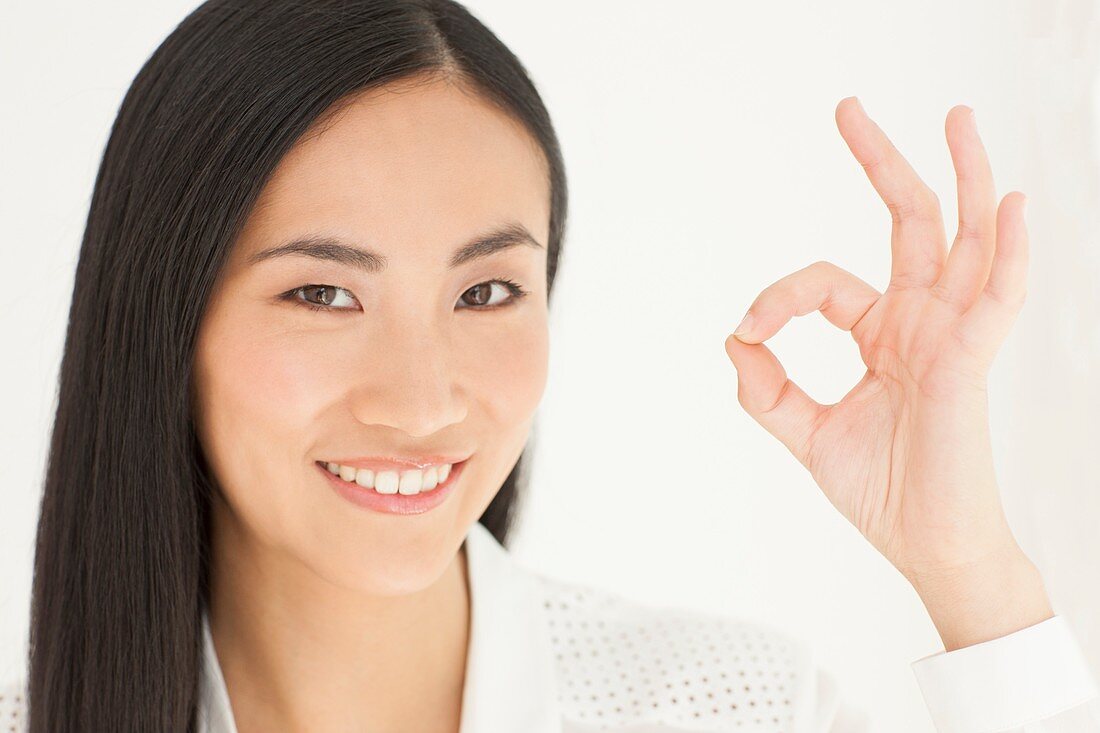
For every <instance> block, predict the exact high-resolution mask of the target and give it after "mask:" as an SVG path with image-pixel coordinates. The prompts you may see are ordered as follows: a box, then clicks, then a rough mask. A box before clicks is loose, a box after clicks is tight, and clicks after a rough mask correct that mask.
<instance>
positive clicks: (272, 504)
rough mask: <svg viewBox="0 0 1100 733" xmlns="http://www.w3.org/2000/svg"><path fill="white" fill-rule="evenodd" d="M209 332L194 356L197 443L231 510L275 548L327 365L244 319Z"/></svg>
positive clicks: (296, 486)
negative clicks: (244, 517) (247, 519)
mask: <svg viewBox="0 0 1100 733" xmlns="http://www.w3.org/2000/svg"><path fill="white" fill-rule="evenodd" d="M212 325H213V328H211V330H210V331H209V332H208V333H206V334H204V335H203V338H202V340H201V341H200V343H199V349H198V351H197V353H196V376H197V382H196V387H197V390H198V391H197V397H198V401H199V405H200V409H199V411H198V429H199V433H200V440H201V443H202V446H203V449H204V451H205V454H206V456H207V459H208V461H209V462H210V464H211V468H212V470H213V472H214V475H215V476H216V477H217V479H218V482H219V484H220V485H221V487H222V489H223V491H224V492H225V494H226V498H227V499H228V500H229V502H230V504H231V505H233V506H234V507H235V508H236V509H237V510H238V511H239V512H240V513H243V514H245V515H247V516H249V517H250V521H249V524H250V525H252V526H253V529H255V530H256V531H258V532H260V533H262V534H266V535H269V536H268V537H267V539H268V540H270V541H271V542H272V543H275V544H278V543H279V538H280V536H283V535H284V534H285V532H284V529H285V526H286V525H288V524H290V523H292V519H293V517H292V515H293V514H294V510H293V506H294V503H295V501H296V497H295V492H298V493H300V485H301V484H300V478H301V477H302V476H303V466H304V464H305V462H306V456H308V455H309V448H310V444H309V440H310V439H311V437H312V436H313V435H314V434H315V424H316V419H317V416H316V413H317V410H318V409H319V406H320V405H322V404H324V402H325V399H326V395H325V391H324V390H325V385H324V383H323V382H322V381H320V379H319V377H320V376H321V375H323V374H324V359H323V358H318V355H317V354H316V353H315V351H314V350H313V349H311V348H308V345H307V344H305V343H303V341H302V340H301V339H296V338H294V336H293V335H288V334H282V333H270V332H265V331H264V329H263V326H262V325H258V324H255V323H252V324H249V323H248V322H246V321H245V320H244V319H242V320H241V321H239V322H236V323H231V322H228V321H223V320H214V322H213V324H212ZM284 539H285V538H284Z"/></svg>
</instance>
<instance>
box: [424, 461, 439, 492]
mask: <svg viewBox="0 0 1100 733" xmlns="http://www.w3.org/2000/svg"><path fill="white" fill-rule="evenodd" d="M438 483H439V469H438V468H436V467H435V466H432V467H431V468H429V469H428V470H427V471H425V472H424V484H423V485H422V486H421V487H420V490H421V491H431V490H432V489H434V488H435V485H436V484H438Z"/></svg>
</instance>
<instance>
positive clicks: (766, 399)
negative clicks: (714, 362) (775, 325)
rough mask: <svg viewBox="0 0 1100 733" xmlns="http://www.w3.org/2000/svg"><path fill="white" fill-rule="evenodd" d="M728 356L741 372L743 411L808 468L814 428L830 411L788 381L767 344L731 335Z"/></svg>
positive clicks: (738, 371)
mask: <svg viewBox="0 0 1100 733" xmlns="http://www.w3.org/2000/svg"><path fill="white" fill-rule="evenodd" d="M726 356H728V357H729V359H730V361H731V362H732V363H733V366H734V368H735V369H736V370H737V401H738V402H739V403H741V407H743V408H744V409H745V412H747V413H749V415H751V416H752V418H753V419H754V420H756V422H758V423H760V425H762V426H763V427H764V429H765V430H767V431H768V432H769V433H771V434H772V435H774V436H775V437H776V438H778V439H779V442H781V443H783V445H785V446H787V449H788V450H789V451H790V452H791V453H792V454H794V457H795V458H797V459H798V460H799V462H800V463H802V465H803V466H806V465H807V462H808V459H809V448H810V439H811V437H812V435H813V432H814V428H815V427H816V426H817V424H818V421H819V419H820V418H821V417H822V415H823V414H824V413H825V411H826V410H827V409H828V408H827V407H826V406H825V405H822V404H821V403H819V402H817V401H815V400H813V399H812V398H811V397H810V396H809V395H807V394H806V393H805V392H804V391H802V388H801V387H799V386H798V385H797V384H795V383H794V382H793V381H791V380H790V379H788V378H787V371H786V370H785V369H784V368H783V365H782V364H780V363H779V359H777V358H776V357H775V354H773V353H772V352H771V349H769V348H768V347H767V346H765V345H764V344H762V343H759V344H747V343H744V342H742V341H741V340H740V339H738V338H737V337H736V336H734V335H733V334H730V335H729V336H727V337H726Z"/></svg>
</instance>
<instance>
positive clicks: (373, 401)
mask: <svg viewBox="0 0 1100 733" xmlns="http://www.w3.org/2000/svg"><path fill="white" fill-rule="evenodd" d="M323 127H324V129H323V131H321V132H319V134H312V133H311V134H310V135H307V136H305V137H304V138H303V139H302V141H301V142H299V144H298V145H297V146H296V147H295V148H294V149H293V150H292V151H291V152H290V153H289V154H288V155H287V156H286V157H285V158H284V159H283V160H282V161H281V162H280V164H279V166H278V168H277V169H276V171H275V172H274V174H273V177H272V179H271V180H270V182H269V183H268V184H267V186H266V187H265V189H264V190H263V192H262V194H261V197H260V200H259V202H258V204H257V206H256V207H255V209H254V211H253V212H252V214H251V217H250V219H249V220H248V222H247V224H246V227H245V229H244V231H243V233H242V234H241V236H240V238H239V240H238V241H237V242H236V243H235V245H234V248H233V250H232V253H231V255H230V259H229V262H228V263H227V265H226V268H225V269H224V270H223V272H222V273H221V275H220V279H219V282H218V285H217V287H216V290H215V292H214V294H213V296H212V298H211V301H210V303H209V306H208V309H207V311H206V313H205V316H204V320H203V323H202V326H201V329H200V333H199V343H198V346H197V353H196V357H195V359H196V363H195V383H194V387H195V389H194V395H195V399H196V401H197V402H196V405H195V407H196V410H195V419H196V425H197V429H198V431H199V439H200V441H201V444H202V447H203V450H204V454H205V456H206V458H207V461H208V463H209V464H210V467H211V470H212V471H213V472H214V475H215V477H216V479H217V481H218V483H219V485H220V487H221V489H222V491H223V493H224V498H225V501H226V503H225V504H222V503H221V502H220V501H218V502H217V505H216V506H215V508H214V511H215V512H220V513H223V515H224V516H222V517H219V518H220V519H222V520H224V521H225V523H226V524H225V526H227V527H228V528H229V529H228V530H227V531H228V535H227V536H229V537H232V538H233V540H232V541H233V542H235V543H236V544H237V545H240V544H242V543H243V544H244V545H245V547H243V548H235V549H239V550H241V551H245V550H247V551H249V552H252V553H265V554H266V555H268V556H270V555H274V556H277V557H279V558H280V559H282V560H287V561H290V562H291V563H292V564H301V565H304V566H306V567H307V568H308V569H310V570H311V571H313V572H314V573H316V574H317V575H319V576H321V577H323V578H325V579H327V580H328V581H330V582H332V583H335V584H337V585H340V586H344V587H347V588H353V589H357V590H362V591H366V592H370V593H375V594H381V595H393V594H399V593H407V592H411V591H415V590H418V589H421V588H424V587H426V586H427V585H429V584H431V583H432V582H433V581H434V580H435V579H437V578H438V577H439V576H440V575H441V574H442V573H443V571H444V570H445V569H446V567H447V565H448V564H449V563H450V562H451V561H452V560H453V559H454V556H455V553H456V552H457V550H458V548H459V547H460V545H461V543H462V540H463V538H464V537H465V535H466V532H467V530H468V528H469V527H470V525H471V524H472V523H474V522H475V521H477V518H478V517H479V516H480V515H481V513H482V512H483V511H484V510H485V508H486V507H487V506H488V504H489V502H490V501H491V500H492V498H493V496H494V494H495V493H496V491H497V489H498V488H499V487H500V485H501V483H502V482H503V481H504V479H505V478H507V476H508V473H509V472H510V471H511V469H512V467H513V465H514V464H515V462H516V460H517V459H518V457H519V455H520V453H521V452H522V451H523V447H524V444H525V442H526V440H527V437H528V433H529V430H530V427H531V422H532V418H533V416H534V412H535V409H536V406H537V404H538V402H539V400H540V398H541V396H542V393H543V389H544V386H545V382H546V372H547V360H548V347H549V339H548V328H547V326H548V323H547V315H548V313H547V302H546V301H547V293H546V258H547V252H546V247H547V236H548V224H549V205H550V203H549V199H550V193H549V184H548V182H547V177H546V165H545V160H544V158H543V156H542V153H541V150H540V148H539V147H538V145H537V143H536V142H535V140H534V138H532V137H530V136H529V134H528V133H527V132H526V131H525V130H524V129H523V128H522V127H521V126H520V124H519V123H518V122H515V121H513V120H512V119H510V118H509V117H507V116H506V115H504V114H503V113H502V112H500V111H498V110H497V109H496V108H494V107H492V106H491V105H490V104H489V103H487V102H485V101H483V100H482V99H481V98H480V97H476V96H474V95H473V94H472V93H470V92H468V91H462V90H461V89H459V88H456V87H454V86H451V85H449V84H447V83H445V82H441V81H431V82H430V83H427V84H424V83H421V84H420V85H414V84H410V83H405V82H401V83H398V84H396V85H390V86H388V87H384V88H381V89H376V90H372V91H370V92H367V93H366V94H365V95H362V96H361V97H359V98H358V99H357V100H356V101H355V103H354V104H352V105H351V106H349V107H347V108H346V109H345V110H343V111H342V112H341V113H340V114H338V115H336V116H335V117H334V118H333V121H331V122H329V123H328V124H326V125H324V126H323ZM504 226H512V227H513V229H515V228H516V227H522V228H524V229H526V230H527V232H529V233H530V235H531V237H533V239H534V240H535V242H536V243H537V246H536V245H534V244H531V243H526V244H525V243H522V242H520V243H515V244H513V245H512V246H507V247H503V248H493V247H491V246H489V247H486V246H482V247H480V248H478V251H480V252H482V253H483V254H484V252H486V251H489V250H492V251H491V252H490V253H489V254H486V255H484V256H475V257H472V258H469V259H467V260H466V261H464V262H462V263H459V264H455V265H454V266H452V264H451V262H450V261H451V259H452V257H453V255H454V254H455V252H456V251H457V250H459V249H461V248H462V247H463V245H465V244H467V243H469V242H470V241H472V240H474V239H476V238H478V237H480V236H482V235H484V234H486V233H488V232H491V231H493V230H496V229H498V228H500V227H504ZM306 237H326V238H332V239H338V240H340V242H342V243H344V244H347V245H349V246H351V247H355V248H358V249H360V250H369V251H370V252H371V253H373V254H375V255H377V256H378V257H379V258H380V259H383V260H384V266H379V263H378V261H377V260H375V259H372V258H369V257H360V258H358V262H359V265H371V264H373V267H370V266H363V267H361V266H359V265H357V264H355V262H353V261H352V260H349V259H348V258H347V257H345V258H344V259H343V260H341V261H333V260H331V259H325V258H323V257H314V256H308V255H306V254H285V255H281V256H261V257H257V255H259V253H261V252H263V251H265V250H268V249H269V248H272V247H278V246H279V245H283V244H286V243H289V242H293V241H295V240H300V239H303V238H306ZM327 251H328V252H330V253H331V252H332V251H333V249H332V248H331V247H330V248H328V250H327ZM494 280H508V281H512V282H513V283H515V284H517V285H518V286H519V287H520V288H522V289H523V290H525V291H527V294H526V295H524V296H521V297H514V296H513V295H512V294H511V292H510V291H509V289H508V288H507V287H506V286H505V285H503V284H500V283H496V284H494V283H492V281H494ZM322 285H323V286H326V287H324V288H321V287H318V286H322ZM303 286H311V287H303ZM299 288H303V289H301V290H296V289H299ZM311 306H316V307H318V308H321V310H315V309H314V308H312V307H311ZM325 308H327V309H325ZM435 454H443V455H457V456H459V457H463V456H467V455H468V456H469V459H468V460H467V461H466V463H465V465H464V466H463V467H462V470H461V472H459V473H458V474H457V476H456V481H455V482H454V485H453V486H452V487H451V489H450V491H449V493H448V494H447V497H446V499H445V500H444V501H443V502H442V503H441V504H439V505H438V506H435V507H434V508H432V509H430V510H429V511H426V512H421V513H417V514H393V513H384V512H379V511H375V510H373V509H369V508H365V507H363V506H360V505H357V504H354V503H352V502H351V501H349V500H348V499H346V498H344V497H343V496H341V495H340V494H339V493H338V492H337V491H336V489H335V488H334V485H333V483H332V481H331V478H334V477H331V476H330V475H326V473H327V472H326V469H325V467H324V464H325V463H328V462H339V460H340V459H341V458H347V459H350V458H371V457H382V458H386V457H391V456H420V455H435ZM400 496H401V494H398V495H397V496H391V497H390V498H391V499H394V498H400Z"/></svg>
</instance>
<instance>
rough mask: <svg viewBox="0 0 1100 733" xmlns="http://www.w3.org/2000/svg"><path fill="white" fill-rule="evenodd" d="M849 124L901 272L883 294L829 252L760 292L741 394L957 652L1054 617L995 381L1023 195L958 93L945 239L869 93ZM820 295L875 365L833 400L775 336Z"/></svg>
mask: <svg viewBox="0 0 1100 733" xmlns="http://www.w3.org/2000/svg"><path fill="white" fill-rule="evenodd" d="M836 122H837V126H838V128H839V129H840V134H841V135H842V136H843V138H844V140H845V141H846V142H847V144H848V147H849V148H850V149H851V151H852V154H853V155H854V156H855V158H856V160H858V161H859V163H860V165H862V166H863V168H864V170H865V171H866V173H867V176H868V178H869V179H870V181H871V184H872V185H873V186H874V188H875V190H876V191H877V192H878V194H879V196H880V197H881V198H882V200H883V201H884V202H885V204H886V207H887V208H888V209H889V211H890V214H891V216H892V218H893V231H892V233H891V237H890V246H891V252H892V257H893V261H892V266H891V273H890V282H889V284H888V286H887V287H886V290H885V292H881V293H880V292H879V291H878V290H876V289H875V288H873V287H872V286H871V285H869V284H867V283H866V282H864V281H862V280H861V279H859V278H858V277H856V276H855V275H853V274H851V273H850V272H847V271H846V270H843V269H841V268H840V267H838V266H836V265H834V264H832V263H829V262H826V261H820V262H815V263H813V264H812V265H809V266H808V267H805V268H803V269H801V270H799V271H797V272H794V273H792V274H790V275H787V276H786V277H783V278H781V279H780V280H778V281H776V282H775V283H773V284H771V285H770V286H768V287H767V288H765V289H764V290H763V291H762V292H761V293H760V294H759V295H758V296H757V297H756V299H755V300H754V301H753V303H752V305H751V306H750V307H749V309H748V314H747V319H746V321H745V322H744V324H743V327H742V328H740V329H739V330H738V331H736V332H735V334H733V335H730V336H729V337H728V338H727V339H726V343H725V346H726V353H727V355H728V356H729V358H730V360H731V361H732V362H733V364H734V366H735V367H736V370H737V377H738V381H737V398H738V402H740V404H741V405H742V407H743V408H744V409H745V410H746V411H747V412H748V413H749V415H751V416H752V417H753V418H754V419H755V420H756V421H757V422H759V423H760V424H761V425H762V426H763V427H764V428H765V429H766V430H767V431H768V432H770V433H771V434H772V435H774V436H775V437H776V438H778V439H779V440H780V441H781V442H782V443H783V444H784V445H786V446H787V448H788V449H789V450H790V451H791V453H793V454H794V456H795V457H796V458H797V459H798V460H799V461H800V462H801V463H802V465H804V466H805V467H806V468H807V469H808V470H809V471H810V474H811V475H812V476H813V478H814V480H815V481H816V482H817V484H818V485H819V486H820V487H821V489H822V491H824V492H825V495H826V496H827V497H828V499H829V501H830V502H831V503H832V504H833V506H835V507H836V508H837V509H838V510H839V511H840V512H841V513H843V515H844V516H845V517H847V518H848V520H849V521H850V522H851V523H852V524H853V525H855V527H856V528H858V529H859V531H860V532H861V533H862V534H863V535H864V537H866V538H867V539H868V541H870V543H871V544H872V545H873V546H874V547H875V548H876V549H877V550H878V551H879V552H881V553H882V554H883V555H884V556H885V557H886V558H887V559H888V560H889V561H890V562H891V563H892V564H893V565H894V566H895V567H896V568H898V570H899V571H900V572H901V573H902V574H903V575H904V576H905V577H906V578H907V579H909V581H910V582H911V583H912V584H913V586H914V588H916V590H917V591H918V593H919V594H920V595H921V598H922V600H923V601H924V603H925V605H926V607H927V608H928V609H929V611H930V612H931V613H932V617H933V620H934V621H935V622H936V625H937V628H938V629H939V630H940V633H941V636H942V637H943V639H944V643H945V645H946V646H947V647H948V649H949V650H950V649H951V648H954V647H957V646H965V645H968V644H971V643H977V642H978V641H982V640H984V638H995V637H996V636H999V635H1003V634H1005V633H1009V632H1011V631H1013V630H1015V629H1017V628H1023V627H1024V626H1028V625H1030V624H1032V623H1037V622H1038V621H1041V620H1044V619H1045V618H1049V617H1050V616H1052V615H1053V612H1052V611H1051V610H1050V606H1049V600H1048V599H1047V597H1046V594H1045V591H1044V590H1043V588H1042V582H1041V579H1040V578H1039V577H1038V573H1037V571H1036V570H1035V568H1034V566H1033V565H1032V564H1031V563H1030V561H1029V560H1028V558H1027V557H1026V556H1025V555H1024V553H1023V552H1022V551H1021V550H1020V548H1019V546H1018V545H1017V543H1016V541H1015V539H1014V537H1013V535H1012V532H1011V530H1010V529H1009V526H1008V523H1007V521H1006V519H1005V515H1004V512H1003V509H1002V506H1001V501H1000V496H999V492H998V488H997V481H996V477H995V475H994V467H993V453H992V448H991V442H990V436H989V412H988V405H987V392H986V381H987V380H986V377H987V374H988V371H989V368H990V365H991V363H992V361H993V358H994V355H995V354H996V352H997V350H998V348H999V347H1000V345H1001V343H1002V341H1003V340H1004V338H1005V336H1006V335H1007V333H1008V331H1009V329H1010V328H1011V326H1012V324H1013V322H1014V321H1015V318H1016V315H1017V313H1018V312H1019V310H1020V308H1021V306H1022V305H1023V302H1024V295H1025V291H1026V287H1027V286H1026V275H1027V268H1028V236H1027V229H1026V226H1025V223H1024V204H1025V197H1024V195H1023V194H1022V193H1020V192H1012V193H1009V194H1008V195H1006V196H1005V197H1004V198H1003V199H1001V201H1000V204H999V205H998V204H997V196H996V190H995V188H994V185H993V174H992V171H991V169H990V165H989V160H988V158H987V157H986V153H985V149H984V147H983V145H982V142H981V140H980V139H979V137H978V131H977V128H976V126H975V123H974V115H973V112H972V111H971V110H970V109H969V108H967V107H965V106H962V105H959V106H956V107H954V108H952V109H951V111H950V112H949V113H948V115H947V123H946V134H947V144H948V147H949V148H950V152H951V158H952V161H953V163H954V168H955V174H956V178H957V182H958V203H959V206H958V210H959V224H958V232H957V234H956V236H955V240H954V243H953V244H952V246H951V249H950V252H948V249H947V241H946V237H945V234H944V224H943V218H942V215H941V212H940V207H939V200H938V198H937V197H936V194H935V193H934V192H933V191H932V190H931V189H930V188H929V187H928V186H927V185H926V184H925V183H924V182H923V181H922V180H921V179H920V178H919V177H918V176H917V174H916V173H915V172H914V171H913V169H912V168H911V167H910V166H909V164H908V163H907V162H906V160H905V159H904V158H903V157H902V156H901V154H900V153H899V152H898V151H897V149H896V148H895V147H894V146H893V144H892V143H891V142H890V140H889V139H888V138H887V137H886V135H885V134H884V133H883V132H882V130H881V129H880V128H879V127H878V125H876V124H875V123H874V122H873V121H872V120H871V119H870V118H869V117H868V116H867V114H866V113H865V112H864V110H863V107H862V105H860V104H859V101H858V100H857V99H856V98H854V97H849V98H847V99H844V100H841V102H840V104H839V105H838V106H837V109H836ZM815 310H820V311H821V313H822V315H823V316H824V317H825V318H826V319H828V320H829V321H830V322H831V323H833V324H834V325H836V326H838V327H839V328H842V329H844V330H845V331H850V332H851V334H852V337H853V339H854V340H855V342H856V345H857V346H858V347H859V353H860V356H861V357H862V359H863V362H864V364H866V366H867V371H866V373H865V374H864V376H863V378H862V379H861V380H860V381H859V383H858V384H856V385H855V386H854V387H853V388H852V389H851V391H849V392H848V393H847V394H846V395H845V396H844V398H843V399H842V400H841V401H840V402H838V403H836V404H831V405H823V404H820V403H818V402H816V401H814V400H813V399H812V398H810V397H809V396H808V395H807V394H806V393H805V392H803V391H802V389H800V388H799V387H798V385H797V384H795V383H794V382H792V381H791V380H790V379H788V378H787V374H786V371H785V370H784V369H783V366H782V365H781V364H780V363H779V361H778V360H777V359H776V357H775V355H774V354H773V353H772V352H771V350H769V349H768V347H767V346H765V345H764V344H763V343H762V342H763V341H765V340H767V339H768V338H770V337H771V336H773V335H774V334H775V333H776V332H777V331H779V329H780V328H782V327H783V326H784V325H785V324H786V323H787V321H789V320H790V319H791V318H792V317H793V316H798V315H804V314H807V313H810V312H812V311H815ZM1008 591H1011V594H1009V595H1006V594H1008ZM983 637H984V638H983Z"/></svg>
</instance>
